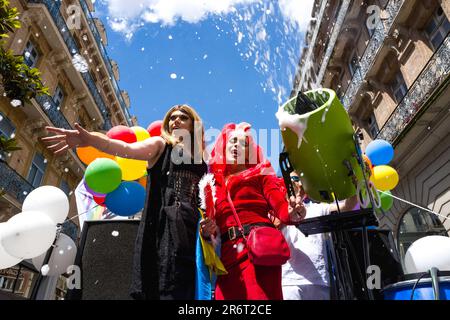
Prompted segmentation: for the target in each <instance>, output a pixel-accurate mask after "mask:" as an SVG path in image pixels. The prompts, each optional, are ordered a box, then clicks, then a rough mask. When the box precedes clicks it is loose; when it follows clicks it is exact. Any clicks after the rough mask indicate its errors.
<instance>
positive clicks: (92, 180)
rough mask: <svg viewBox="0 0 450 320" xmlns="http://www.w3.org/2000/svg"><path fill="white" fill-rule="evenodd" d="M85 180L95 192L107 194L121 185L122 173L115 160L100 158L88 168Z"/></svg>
mask: <svg viewBox="0 0 450 320" xmlns="http://www.w3.org/2000/svg"><path fill="white" fill-rule="evenodd" d="M84 179H85V180H86V184H87V185H88V187H89V188H90V189H92V190H93V191H94V192H98V193H103V194H106V193H110V192H111V191H113V190H115V189H116V188H117V187H118V186H119V185H120V182H121V181H122V171H121V170H120V167H119V165H118V164H117V162H115V161H114V160H111V159H103V158H100V159H96V160H94V161H93V162H92V163H91V164H90V165H89V166H88V167H87V169H86V172H85V174H84Z"/></svg>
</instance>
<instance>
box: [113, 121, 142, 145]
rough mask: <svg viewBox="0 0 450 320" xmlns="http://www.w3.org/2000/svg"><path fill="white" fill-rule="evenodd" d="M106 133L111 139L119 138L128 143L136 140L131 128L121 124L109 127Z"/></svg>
mask: <svg viewBox="0 0 450 320" xmlns="http://www.w3.org/2000/svg"><path fill="white" fill-rule="evenodd" d="M106 135H107V136H108V137H109V138H111V139H115V140H121V141H124V142H128V143H133V142H136V141H137V138H136V134H135V133H134V131H133V130H132V129H131V128H128V127H126V126H122V125H120V126H115V127H113V128H111V129H110V130H109V131H108V133H107V134H106Z"/></svg>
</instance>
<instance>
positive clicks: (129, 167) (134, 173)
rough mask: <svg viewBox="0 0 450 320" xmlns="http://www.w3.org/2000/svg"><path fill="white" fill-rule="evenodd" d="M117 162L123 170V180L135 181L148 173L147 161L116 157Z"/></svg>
mask: <svg viewBox="0 0 450 320" xmlns="http://www.w3.org/2000/svg"><path fill="white" fill-rule="evenodd" d="M116 162H117V163H118V164H119V166H120V169H121V170H122V180H125V181H133V180H136V179H139V178H141V177H143V176H144V175H145V174H146V173H147V165H148V164H147V161H143V160H134V159H127V158H121V157H116Z"/></svg>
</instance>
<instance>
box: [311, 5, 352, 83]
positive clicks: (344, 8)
mask: <svg viewBox="0 0 450 320" xmlns="http://www.w3.org/2000/svg"><path fill="white" fill-rule="evenodd" d="M352 2H353V1H350V0H344V1H343V2H342V3H341V5H340V8H339V14H338V17H337V19H336V23H335V25H334V27H333V31H332V32H331V36H330V39H329V40H328V45H327V48H326V51H325V55H324V57H323V59H322V62H321V64H320V70H319V73H318V75H317V82H316V87H320V85H321V84H322V80H323V78H324V75H325V72H326V70H327V67H328V63H329V62H330V59H331V56H332V55H333V52H334V47H335V45H336V42H337V40H338V37H339V34H340V33H341V29H342V26H343V25H344V22H345V18H346V17H347V13H348V11H349V9H350V5H351V4H352Z"/></svg>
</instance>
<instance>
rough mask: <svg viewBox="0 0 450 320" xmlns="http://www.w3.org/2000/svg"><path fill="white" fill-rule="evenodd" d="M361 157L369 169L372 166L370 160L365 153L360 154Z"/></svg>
mask: <svg viewBox="0 0 450 320" xmlns="http://www.w3.org/2000/svg"><path fill="white" fill-rule="evenodd" d="M362 158H363V161H364V163H365V164H366V165H367V166H368V167H369V168H370V169H372V168H373V164H372V162H371V161H370V159H369V157H368V156H367V155H365V154H363V155H362Z"/></svg>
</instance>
